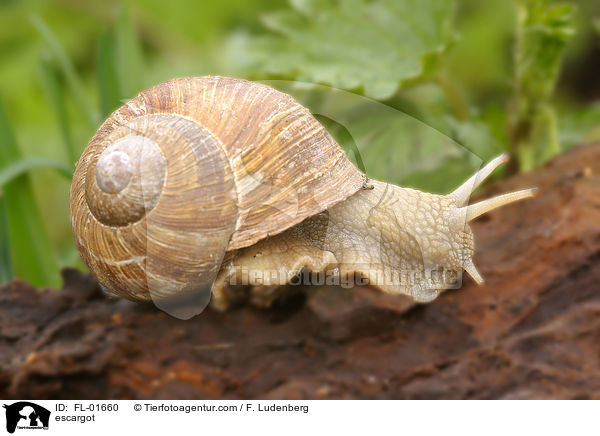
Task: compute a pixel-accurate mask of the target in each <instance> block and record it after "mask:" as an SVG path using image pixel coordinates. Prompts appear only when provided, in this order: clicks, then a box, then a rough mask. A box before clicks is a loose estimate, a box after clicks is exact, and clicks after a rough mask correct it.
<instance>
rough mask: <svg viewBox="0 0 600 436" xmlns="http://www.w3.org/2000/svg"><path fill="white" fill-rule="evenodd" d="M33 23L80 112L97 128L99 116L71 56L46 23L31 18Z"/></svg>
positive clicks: (33, 17)
mask: <svg viewBox="0 0 600 436" xmlns="http://www.w3.org/2000/svg"><path fill="white" fill-rule="evenodd" d="M31 22H32V24H33V25H34V26H35V28H36V29H37V31H38V32H39V33H40V35H41V36H42V38H44V41H45V42H46V44H47V45H48V48H49V50H50V52H51V53H52V56H53V57H54V58H55V60H56V62H57V63H58V66H59V67H60V70H61V71H62V73H63V74H64V76H65V79H66V81H67V84H68V85H69V87H70V89H71V92H72V93H73V97H74V99H75V101H76V102H77V105H78V106H79V108H80V110H81V111H82V112H83V113H84V114H85V116H86V119H87V120H88V122H89V123H90V125H91V126H92V127H96V126H97V125H98V123H99V121H100V120H99V118H98V114H97V113H96V111H95V110H94V108H93V106H92V103H91V102H90V100H89V98H88V95H87V93H86V91H85V87H84V86H83V82H82V81H81V79H80V78H79V76H78V75H77V72H76V71H75V67H74V66H73V64H72V63H71V60H70V59H69V56H68V55H67V53H66V51H65V50H64V48H63V46H62V45H61V43H60V42H59V40H58V38H57V37H56V35H54V33H53V32H52V30H50V28H49V27H48V26H47V25H46V23H45V22H44V21H43V20H42V19H41V18H39V17H37V16H32V17H31Z"/></svg>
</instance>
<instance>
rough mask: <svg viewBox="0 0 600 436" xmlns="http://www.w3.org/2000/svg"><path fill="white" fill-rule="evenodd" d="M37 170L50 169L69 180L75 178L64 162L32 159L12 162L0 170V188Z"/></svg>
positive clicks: (40, 158) (41, 158) (39, 158)
mask: <svg viewBox="0 0 600 436" xmlns="http://www.w3.org/2000/svg"><path fill="white" fill-rule="evenodd" d="M36 168H50V169H54V170H57V171H58V173H59V174H61V175H62V176H64V177H65V178H66V179H67V180H71V177H72V176H73V171H72V170H71V169H70V168H69V167H68V166H67V165H65V164H63V163H62V162H58V161H56V160H54V159H48V158H45V157H30V158H25V159H21V160H19V161H16V162H11V163H9V164H8V165H5V166H4V167H3V168H0V188H1V187H2V186H4V185H5V184H6V183H9V182H12V181H13V180H15V179H16V178H18V177H20V176H21V175H23V174H25V173H26V172H28V171H31V170H32V169H36ZM0 195H2V193H0Z"/></svg>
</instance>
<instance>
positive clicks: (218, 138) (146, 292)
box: [70, 77, 365, 310]
mask: <svg viewBox="0 0 600 436" xmlns="http://www.w3.org/2000/svg"><path fill="white" fill-rule="evenodd" d="M364 181H365V176H364V174H362V173H361V172H360V171H359V170H358V169H357V168H356V167H355V166H354V165H352V163H351V162H350V161H349V160H348V158H347V157H346V154H345V153H344V151H343V150H342V149H341V147H340V146H339V145H338V144H337V143H336V142H335V141H334V139H333V138H332V137H331V136H330V135H329V134H328V133H327V131H326V130H325V129H324V128H323V127H322V126H321V125H320V124H319V123H318V122H317V121H316V120H315V118H314V117H313V116H312V115H311V114H310V112H309V111H308V110H307V109H306V108H304V107H302V106H301V105H300V104H298V103H297V102H296V101H295V100H294V99H293V98H292V97H290V96H289V95H287V94H284V93H281V92H278V91H276V90H274V89H273V88H270V87H268V86H265V85H261V84H257V83H253V82H248V81H245V80H239V79H231V78H224V77H200V78H181V79H174V80H171V81H168V82H165V83H162V84H159V85H156V86H154V87H152V88H150V89H148V90H146V91H143V92H142V93H140V94H139V95H138V96H137V97H135V98H134V99H132V100H131V101H129V102H128V103H127V104H125V105H124V106H122V107H121V108H119V109H118V110H117V111H115V112H114V113H113V114H112V115H111V116H110V117H109V118H108V119H107V120H106V121H105V122H104V123H103V124H102V126H101V127H100V128H99V130H98V131H97V133H96V134H95V135H94V136H93V138H92V139H91V141H90V142H89V144H88V146H87V148H86V149H85V151H84V153H83V155H82V156H81V158H80V160H79V162H78V163H77V168H76V171H75V174H74V177H73V182H72V185H71V193H70V208H71V221H72V228H73V234H74V238H75V243H76V245H77V247H78V249H79V251H80V253H81V255H82V258H83V260H84V262H85V263H86V264H87V266H88V267H89V269H90V270H91V271H92V272H93V273H94V275H95V276H96V277H97V279H98V280H99V282H100V283H101V284H102V285H103V286H105V287H106V288H108V289H110V290H112V291H113V292H115V293H117V294H119V295H121V296H124V297H127V298H130V299H135V300H149V299H151V298H152V299H153V300H154V301H155V303H157V301H158V302H161V301H162V302H163V303H164V304H163V306H168V305H169V304H171V302H173V301H175V302H177V301H179V300H180V302H181V301H184V300H185V299H186V298H188V297H189V295H197V294H198V292H202V293H203V295H204V296H205V299H206V301H205V302H202V303H201V304H203V305H204V306H205V305H206V303H207V302H208V298H209V295H210V285H211V283H212V282H213V280H214V278H215V277H216V275H217V273H218V271H219V268H220V266H221V263H222V261H223V257H224V255H225V253H226V252H227V251H230V250H235V249H238V248H242V247H246V246H249V245H252V244H254V243H256V242H257V241H259V240H261V239H264V238H265V237H267V236H269V235H274V234H278V233H280V232H282V231H284V230H286V229H287V228H289V227H291V226H293V225H295V224H297V223H299V222H301V221H302V220H304V219H305V218H307V217H309V216H312V215H315V214H317V213H319V212H321V211H323V210H325V209H327V208H328V207H330V206H331V205H333V204H336V203H338V202H340V201H342V200H344V199H346V198H347V197H349V196H350V195H352V194H353V193H355V192H356V191H358V189H359V188H360V187H361V186H362V184H363V183H364ZM205 291H207V292H205ZM178 299H179V300H178ZM176 304H179V303H176ZM159 307H160V304H159ZM202 308H203V307H202ZM200 310H201V309H200Z"/></svg>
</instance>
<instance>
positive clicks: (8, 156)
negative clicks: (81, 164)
mask: <svg viewBox="0 0 600 436" xmlns="http://www.w3.org/2000/svg"><path fill="white" fill-rule="evenodd" d="M20 159H21V156H20V153H19V150H18V147H17V144H16V142H15V138H14V135H13V133H12V129H11V128H10V124H9V121H8V119H7V117H6V113H5V111H4V107H3V105H2V103H1V102H0V168H3V169H4V168H7V167H8V166H9V165H13V164H14V162H17V161H19V160H20ZM2 190H3V192H4V195H3V197H2V198H3V200H4V205H5V212H6V222H7V223H8V240H9V241H10V252H11V257H12V262H13V266H14V271H15V274H16V275H17V276H18V277H21V278H24V279H26V280H28V281H29V282H31V283H32V284H33V285H35V286H54V287H57V286H59V285H60V278H59V274H58V268H57V265H56V263H55V260H54V256H53V251H52V248H51V246H50V243H49V241H48V237H47V235H46V232H45V230H44V223H43V221H42V218H41V216H40V214H39V211H38V209H37V207H36V203H35V198H34V195H33V190H32V187H31V181H30V179H29V175H28V174H21V175H20V176H19V177H16V178H14V179H12V180H11V182H10V183H7V184H6V185H4V186H3V188H2ZM3 245H5V243H3Z"/></svg>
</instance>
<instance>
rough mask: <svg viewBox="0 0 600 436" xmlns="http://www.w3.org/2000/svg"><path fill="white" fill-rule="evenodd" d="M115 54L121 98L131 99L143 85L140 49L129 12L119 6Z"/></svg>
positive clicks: (124, 7)
mask: <svg viewBox="0 0 600 436" xmlns="http://www.w3.org/2000/svg"><path fill="white" fill-rule="evenodd" d="M114 30H115V33H114V35H115V54H116V66H117V69H116V70H117V74H118V77H119V83H120V84H121V91H122V96H121V98H122V99H127V100H129V99H131V98H133V97H135V95H136V94H137V93H138V92H140V91H141V90H142V89H143V88H144V87H145V86H144V85H145V83H144V65H143V59H142V50H141V46H140V43H139V40H138V38H137V35H136V33H135V26H134V23H133V19H132V17H131V13H130V11H129V9H128V8H127V7H126V6H123V7H122V8H121V11H120V13H119V17H118V19H117V22H116V23H115V29H114Z"/></svg>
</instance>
